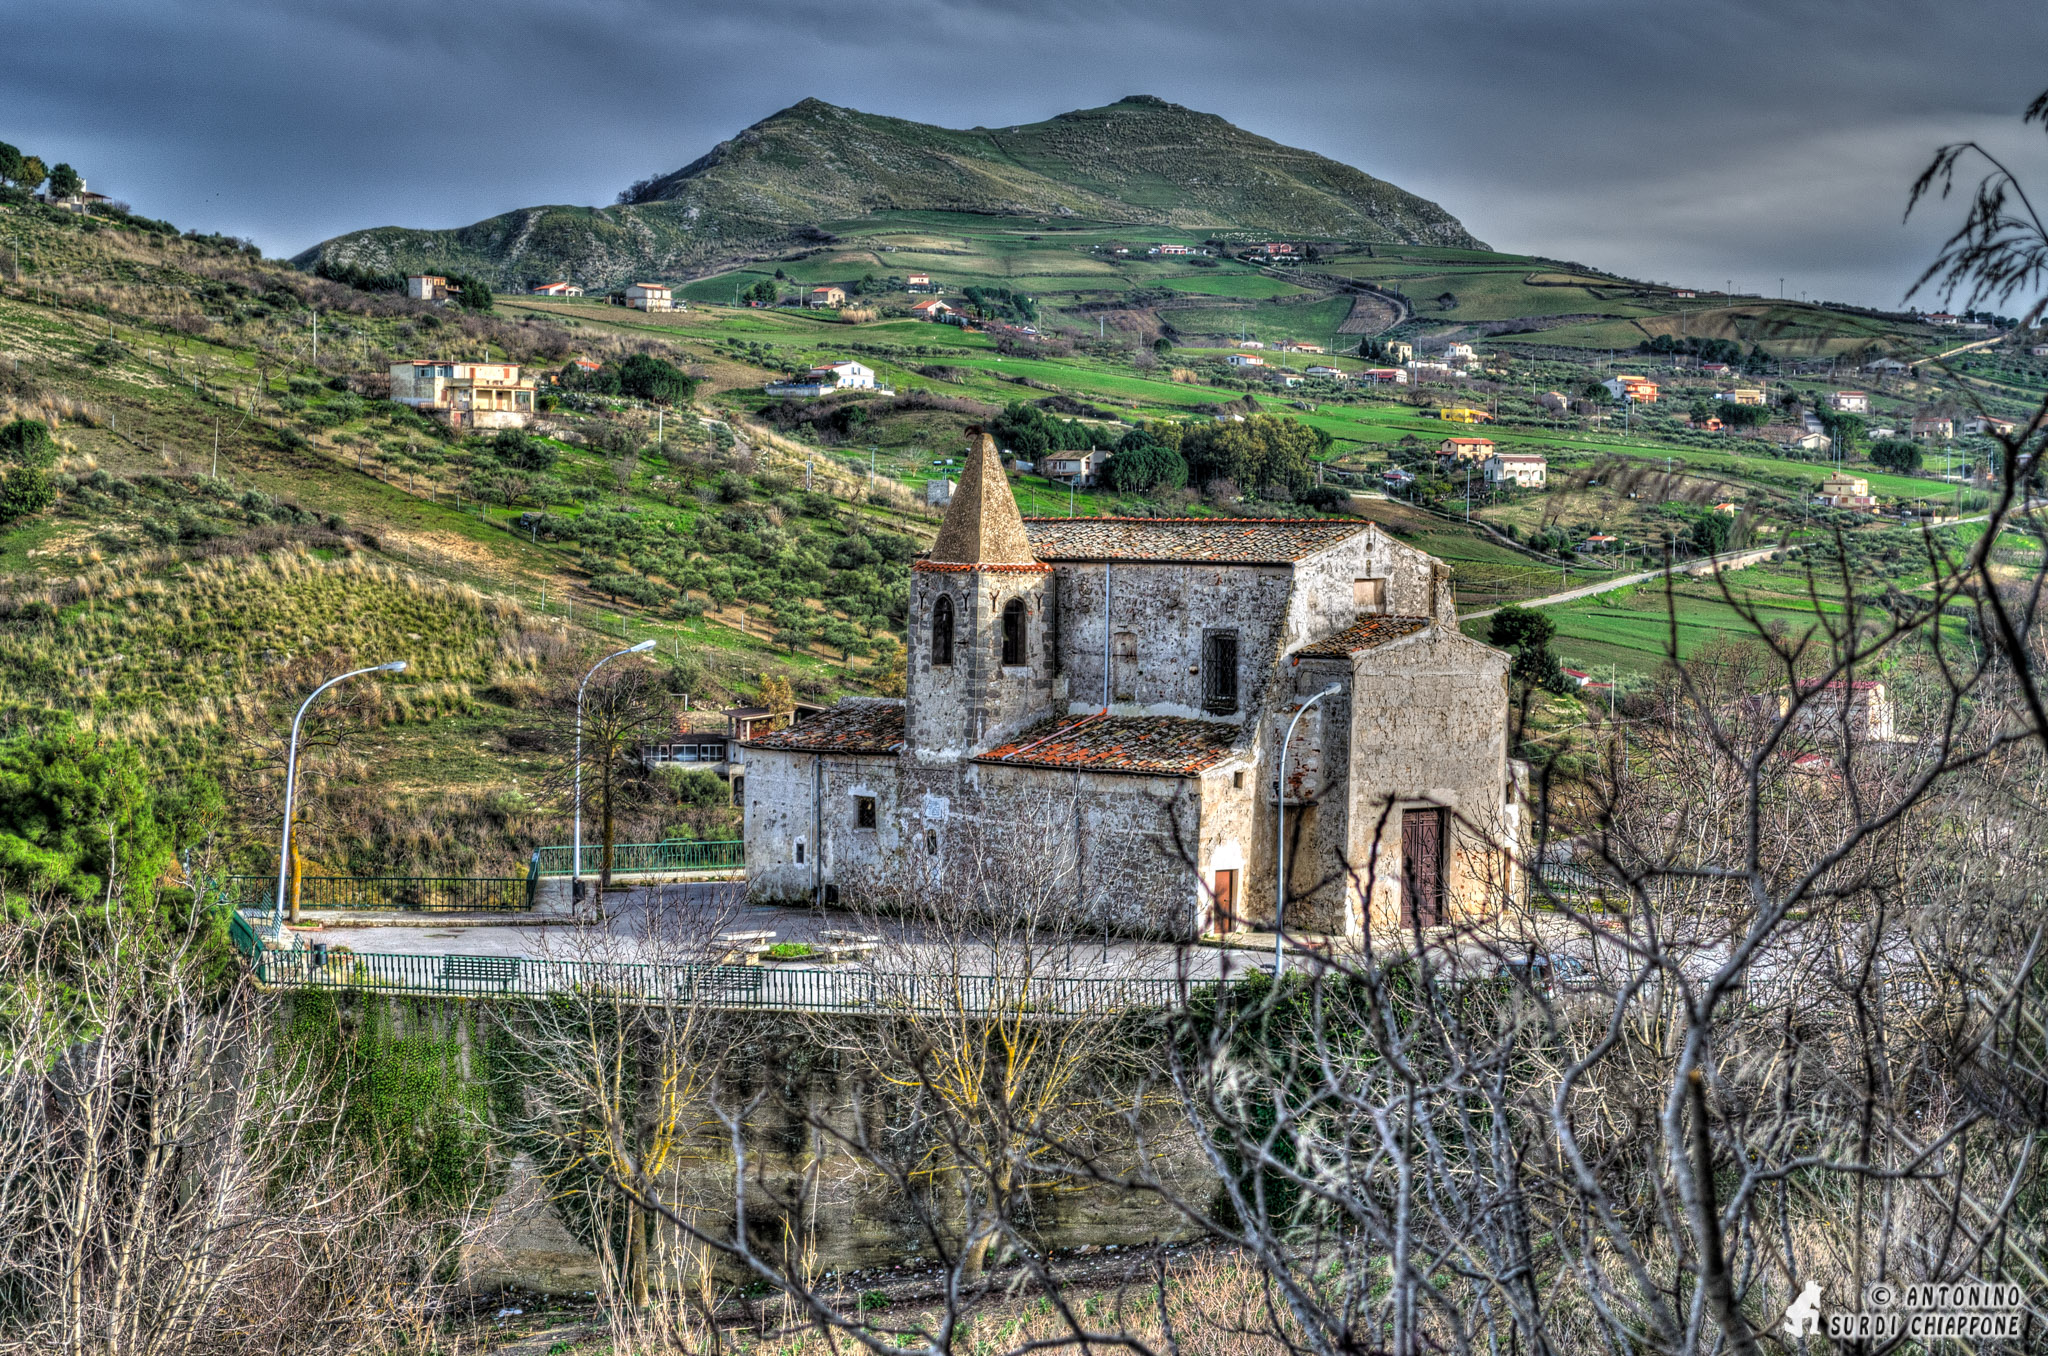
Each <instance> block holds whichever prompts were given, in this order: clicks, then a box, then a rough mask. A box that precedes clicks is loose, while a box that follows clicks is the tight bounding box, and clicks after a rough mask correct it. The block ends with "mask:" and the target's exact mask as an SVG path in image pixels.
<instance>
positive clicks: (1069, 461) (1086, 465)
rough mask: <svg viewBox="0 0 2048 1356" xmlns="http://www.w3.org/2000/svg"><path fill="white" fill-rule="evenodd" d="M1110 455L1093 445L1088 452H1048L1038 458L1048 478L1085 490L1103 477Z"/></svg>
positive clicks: (1041, 468)
mask: <svg viewBox="0 0 2048 1356" xmlns="http://www.w3.org/2000/svg"><path fill="white" fill-rule="evenodd" d="M1109 455H1110V454H1109V453H1107V452H1101V451H1097V450H1096V449H1095V448H1092V447H1091V448H1089V449H1088V450H1087V451H1086V452H1048V453H1046V454H1045V455H1044V456H1043V457H1040V458H1039V459H1038V469H1039V470H1040V471H1041V472H1043V473H1044V475H1045V477H1046V479H1048V480H1055V481H1058V482H1059V483H1060V484H1062V485H1074V486H1078V487H1079V488H1081V489H1084V490H1085V489H1087V488H1088V487H1089V486H1091V485H1094V484H1096V483H1098V482H1099V481H1100V480H1101V479H1102V470H1103V468H1104V467H1105V466H1107V465H1108V464H1109Z"/></svg>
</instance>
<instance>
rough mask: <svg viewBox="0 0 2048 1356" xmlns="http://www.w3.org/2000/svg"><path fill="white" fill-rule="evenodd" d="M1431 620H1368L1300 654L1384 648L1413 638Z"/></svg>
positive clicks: (1338, 652)
mask: <svg viewBox="0 0 2048 1356" xmlns="http://www.w3.org/2000/svg"><path fill="white" fill-rule="evenodd" d="M1432 620H1433V619H1432V618H1429V617H1365V618H1361V619H1360V620H1359V621H1358V622H1357V623H1356V624H1354V625H1352V626H1349V627H1346V628H1345V629H1344V630H1342V631H1339V632H1338V633H1337V634H1336V635H1334V636H1327V637H1325V638H1324V639H1322V640H1319V641H1317V642H1316V643H1315V644H1313V645H1304V646H1302V647H1301V649H1300V650H1298V651H1297V652H1296V653H1298V654H1334V655H1346V654H1357V653H1358V652H1359V651H1360V650H1370V649H1373V648H1374V647H1376V646H1380V645H1385V644H1386V643H1387V642H1388V641H1390V640H1399V639H1400V638H1401V637H1403V636H1412V635H1414V634H1415V633H1416V632H1417V631H1420V630H1422V629H1423V628H1425V627H1427V626H1428V625H1429V624H1430V622H1431V621H1432Z"/></svg>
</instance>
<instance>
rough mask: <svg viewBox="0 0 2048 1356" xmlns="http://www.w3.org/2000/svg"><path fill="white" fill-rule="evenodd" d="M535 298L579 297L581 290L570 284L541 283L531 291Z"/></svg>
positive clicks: (581, 293)
mask: <svg viewBox="0 0 2048 1356" xmlns="http://www.w3.org/2000/svg"><path fill="white" fill-rule="evenodd" d="M532 295H534V296H536V297H580V296H582V295H583V289H582V288H580V287H578V286H577V285H576V284H575V283H572V282H551V283H541V284H540V285H539V286H537V287H535V288H534V289H533V293H532Z"/></svg>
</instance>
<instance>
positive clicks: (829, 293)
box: [804, 286, 846, 307]
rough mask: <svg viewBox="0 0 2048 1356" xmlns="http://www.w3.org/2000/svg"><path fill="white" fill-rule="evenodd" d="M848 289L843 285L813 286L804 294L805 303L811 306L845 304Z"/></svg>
mask: <svg viewBox="0 0 2048 1356" xmlns="http://www.w3.org/2000/svg"><path fill="white" fill-rule="evenodd" d="M845 304H846V289H845V288H843V287H830V286H827V287H813V288H812V289H811V290H810V291H809V292H808V293H806V294H805V296H804V305H806V306H811V307H824V306H844V305H845Z"/></svg>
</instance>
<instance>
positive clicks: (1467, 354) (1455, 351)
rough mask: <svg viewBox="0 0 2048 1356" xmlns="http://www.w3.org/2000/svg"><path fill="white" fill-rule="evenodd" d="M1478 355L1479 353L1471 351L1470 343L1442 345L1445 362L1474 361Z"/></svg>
mask: <svg viewBox="0 0 2048 1356" xmlns="http://www.w3.org/2000/svg"><path fill="white" fill-rule="evenodd" d="M1478 357H1479V355H1478V354H1477V353H1475V352H1473V350H1472V345H1470V344H1445V345H1444V360H1445V361H1446V362H1453V363H1469V362H1472V361H1474V360H1475V359H1477V358H1478Z"/></svg>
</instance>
